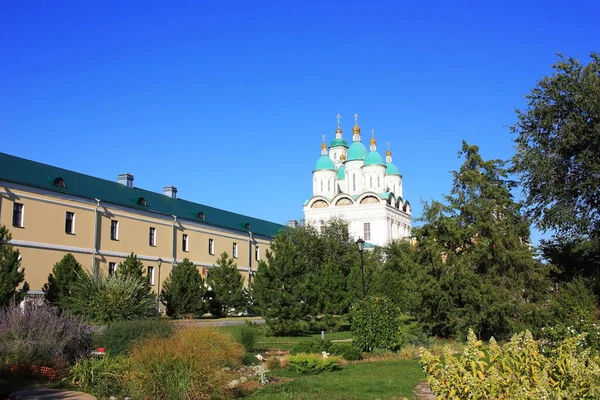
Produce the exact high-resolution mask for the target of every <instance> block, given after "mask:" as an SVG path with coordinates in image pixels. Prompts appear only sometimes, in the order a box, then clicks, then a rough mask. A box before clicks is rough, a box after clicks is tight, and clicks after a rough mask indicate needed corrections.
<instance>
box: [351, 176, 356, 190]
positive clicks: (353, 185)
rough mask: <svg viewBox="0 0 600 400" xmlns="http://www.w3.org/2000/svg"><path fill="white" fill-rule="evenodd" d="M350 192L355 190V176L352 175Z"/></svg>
mask: <svg viewBox="0 0 600 400" xmlns="http://www.w3.org/2000/svg"><path fill="white" fill-rule="evenodd" d="M352 190H356V174H352Z"/></svg>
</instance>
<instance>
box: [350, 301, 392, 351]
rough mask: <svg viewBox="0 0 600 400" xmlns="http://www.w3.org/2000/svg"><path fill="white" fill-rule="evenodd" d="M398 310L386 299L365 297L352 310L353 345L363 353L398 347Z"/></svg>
mask: <svg viewBox="0 0 600 400" xmlns="http://www.w3.org/2000/svg"><path fill="white" fill-rule="evenodd" d="M399 317H400V310H399V309H398V307H396V306H395V305H394V304H393V303H392V302H391V301H390V300H389V299H387V298H386V297H367V298H365V299H362V300H360V301H358V302H357V303H356V304H355V305H354V309H353V310H352V337H353V343H354V344H355V345H356V346H357V347H358V348H359V349H360V350H363V351H373V349H375V348H380V349H390V350H395V349H397V348H398V347H399V344H400V343H399V338H398V333H399V325H400V323H399Z"/></svg>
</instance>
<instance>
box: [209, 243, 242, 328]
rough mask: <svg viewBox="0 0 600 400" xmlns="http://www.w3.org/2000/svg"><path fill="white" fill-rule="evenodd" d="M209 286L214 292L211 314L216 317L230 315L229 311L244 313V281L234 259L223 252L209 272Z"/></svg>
mask: <svg viewBox="0 0 600 400" xmlns="http://www.w3.org/2000/svg"><path fill="white" fill-rule="evenodd" d="M207 281H208V282H207V283H208V286H210V287H211V289H212V291H211V292H210V293H209V295H210V306H211V307H210V308H211V313H212V314H213V315H214V316H215V317H216V316H221V315H225V316H227V315H229V311H230V310H231V309H234V310H235V311H244V308H245V306H246V299H245V297H244V292H243V290H244V280H243V279H242V275H241V274H240V273H239V271H238V269H237V264H236V263H235V262H234V261H233V258H228V255H227V253H225V252H223V253H222V254H221V256H220V258H218V259H217V262H216V264H215V266H214V267H213V268H212V269H211V270H209V271H208V278H207Z"/></svg>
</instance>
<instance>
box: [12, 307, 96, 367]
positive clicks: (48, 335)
mask: <svg viewBox="0 0 600 400" xmlns="http://www.w3.org/2000/svg"><path fill="white" fill-rule="evenodd" d="M91 345H92V329H91V328H90V327H89V326H88V325H87V324H85V323H84V322H83V321H82V320H80V319H79V318H76V317H67V316H61V315H59V311H58V309H56V308H54V307H51V306H48V305H45V304H42V305H35V304H28V305H27V306H26V307H25V308H24V309H21V308H20V307H18V306H10V307H8V308H5V309H0V360H1V361H3V362H6V363H13V364H28V365H45V366H52V365H55V363H56V362H59V363H60V361H74V360H75V359H76V358H77V357H79V356H81V355H83V354H87V353H88V352H89V350H90V348H91Z"/></svg>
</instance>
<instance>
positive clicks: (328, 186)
mask: <svg viewBox="0 0 600 400" xmlns="http://www.w3.org/2000/svg"><path fill="white" fill-rule="evenodd" d="M327 191H328V192H331V179H329V180H328V181H327Z"/></svg>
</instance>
